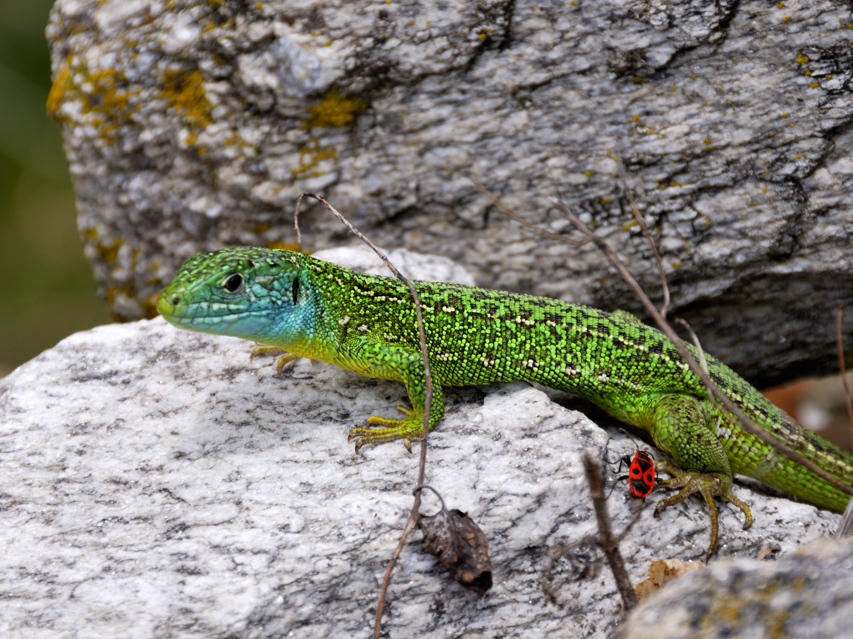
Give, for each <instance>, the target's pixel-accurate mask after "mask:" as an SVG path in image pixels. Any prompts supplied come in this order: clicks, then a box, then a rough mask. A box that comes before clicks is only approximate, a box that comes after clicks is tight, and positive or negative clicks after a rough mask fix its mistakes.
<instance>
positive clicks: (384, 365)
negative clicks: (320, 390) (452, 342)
mask: <svg viewBox="0 0 853 639" xmlns="http://www.w3.org/2000/svg"><path fill="white" fill-rule="evenodd" d="M335 363H336V364H338V365H339V366H342V367H343V368H347V369H348V370H352V371H354V372H356V373H360V374H361V375H367V376H368V377H379V378H382V379H394V380H397V381H400V382H403V383H404V384H405V385H406V390H407V391H408V393H409V400H410V401H411V402H412V409H411V410H409V409H407V408H405V407H402V406H398V407H397V409H398V410H400V412H402V413H403V414H404V415H405V417H403V418H402V419H391V418H386V417H377V416H375V415H374V416H372V417H370V418H369V419H368V420H367V424H368V426H378V427H379V428H364V427H357V428H353V429H352V430H350V433H349V441H355V452H356V453H357V452H358V451H359V450H361V448H362V446H364V445H366V444H384V443H385V442H390V441H394V440H397V439H402V440H403V445H404V446H405V447H406V448H407V449H408V450H409V451H411V450H412V442H413V441H420V440H422V439H423V428H424V406H425V405H426V376H425V373H424V362H423V358H422V357H421V353H420V350H417V351H416V350H414V349H411V348H409V347H406V346H399V345H396V344H389V343H386V342H373V341H366V340H365V341H361V342H359V343H356V344H354V345H348V347H347V348H346V349H345V350H344V352H343V354H342V356H341V358H340V361H336V362H335ZM443 415H444V394H443V393H442V391H441V384H440V383H439V382H438V380H436V379H435V377H433V380H432V402H431V403H430V411H429V429H430V430H432V429H433V428H434V427H435V426H436V424H438V422H440V421H441V417H442V416H443Z"/></svg>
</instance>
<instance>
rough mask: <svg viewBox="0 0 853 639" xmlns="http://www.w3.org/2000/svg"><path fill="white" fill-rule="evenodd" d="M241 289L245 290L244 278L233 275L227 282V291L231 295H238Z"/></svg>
mask: <svg viewBox="0 0 853 639" xmlns="http://www.w3.org/2000/svg"><path fill="white" fill-rule="evenodd" d="M241 288H243V276H242V275H236V274H235V275H232V276H231V277H229V278H228V279H227V280H225V290H227V291H228V292H229V293H236V292H237V291H239V290H240V289H241Z"/></svg>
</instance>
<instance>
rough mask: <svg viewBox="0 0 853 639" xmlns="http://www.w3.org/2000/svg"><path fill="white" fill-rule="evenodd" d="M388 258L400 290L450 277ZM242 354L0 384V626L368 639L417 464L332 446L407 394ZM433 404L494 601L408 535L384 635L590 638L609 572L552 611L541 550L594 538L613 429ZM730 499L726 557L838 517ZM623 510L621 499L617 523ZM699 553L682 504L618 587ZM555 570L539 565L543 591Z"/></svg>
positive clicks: (510, 393)
mask: <svg viewBox="0 0 853 639" xmlns="http://www.w3.org/2000/svg"><path fill="white" fill-rule="evenodd" d="M342 257H345V256H342V255H341V254H340V253H339V254H338V258H339V259H342ZM358 259H359V260H360V259H361V258H358ZM401 261H403V262H407V263H409V265H410V267H409V269H410V272H409V274H410V275H413V276H415V277H429V278H433V279H437V278H440V277H441V276H442V273H444V274H449V273H450V272H451V271H450V270H449V268H448V265H447V264H446V263H445V264H441V263H439V264H438V265H437V266H438V268H435V264H433V266H431V267H430V268H427V269H424V268H423V267H420V268H419V267H418V265H417V262H418V257H417V256H415V255H412V254H409V255H408V256H403V259H402V260H401ZM348 263H349V264H352V261H349V262H348ZM250 350H251V344H250V343H247V342H244V341H240V340H237V339H233V338H223V337H212V336H207V335H199V334H192V333H187V332H184V331H179V330H177V329H175V328H173V327H171V326H169V325H167V324H166V323H165V322H163V321H162V320H161V319H156V320H152V321H139V322H136V323H132V324H125V325H112V326H106V327H101V328H97V329H94V330H92V331H88V332H85V333H78V334H76V335H73V336H71V337H69V338H68V339H66V340H64V341H62V342H61V343H60V344H59V345H57V346H56V347H55V348H53V349H51V350H49V351H46V352H45V353H43V354H42V355H40V356H39V357H37V358H36V359H34V360H32V361H31V362H29V363H27V364H25V365H24V366H21V367H20V368H19V369H17V370H16V371H15V372H13V373H12V374H11V375H9V376H8V377H6V378H5V379H3V380H2V381H0V469H2V480H0V481H2V483H0V547H2V548H3V553H0V584H2V586H0V634H2V635H3V636H4V637H13V638H16V637H27V638H32V637H36V638H51V637H72V638H79V639H89V638H91V637H113V636H114V637H118V636H121V637H222V638H225V637H229V638H234V637H247V638H248V637H253V638H254V637H283V636H288V637H301V638H306V637H318V638H322V639H326V638H328V637H365V636H369V635H370V628H371V625H372V622H373V616H374V611H375V606H376V600H377V593H378V589H379V583H380V581H381V579H382V575H383V573H384V570H385V567H386V565H387V561H388V558H389V557H390V554H391V552H392V551H393V549H394V547H395V545H396V543H397V539H398V537H399V534H400V532H401V530H402V528H403V525H404V521H405V517H406V515H407V513H408V509H409V507H410V504H411V497H410V492H411V488H412V487H413V485H414V483H415V481H416V477H417V460H418V457H417V456H416V455H409V454H407V453H406V452H405V450H404V449H403V447H402V446H399V445H386V446H383V447H378V448H373V449H365V450H364V451H363V452H362V454H361V455H359V456H356V455H354V454H353V452H352V448H351V446H350V445H348V444H347V443H346V436H347V431H348V429H349V428H350V427H352V426H354V425H358V424H361V423H363V422H364V420H365V418H366V417H367V416H369V415H371V414H382V415H390V414H392V413H393V407H394V405H395V404H398V403H401V402H404V401H405V391H404V389H403V387H402V385H400V384H395V383H389V382H381V381H376V380H370V379H366V378H362V377H359V376H357V375H354V374H351V373H348V372H345V371H342V370H340V369H337V368H335V367H332V366H327V365H324V364H313V365H312V364H311V363H310V362H308V361H304V360H303V361H299V362H297V363H296V364H295V365H294V366H293V367H292V368H291V369H289V370H288V371H287V372H286V373H285V374H284V375H283V376H282V377H277V376H276V375H275V368H274V366H271V365H269V363H267V362H261V361H254V362H250V361H249V357H248V356H249V352H250ZM447 405H448V410H447V416H446V418H445V420H444V421H443V422H442V424H441V425H440V427H439V428H438V429H437V430H436V431H435V432H434V434H433V435H431V437H430V450H429V455H428V464H429V466H428V472H427V481H428V483H429V484H430V485H432V486H434V487H435V488H436V489H437V490H439V491H440V492H441V494H442V495H443V497H444V499H445V500H446V501H447V503H448V505H449V506H450V507H456V508H460V509H461V510H463V511H466V512H468V513H469V514H470V515H471V516H472V517H473V518H474V519H475V520H476V521H477V522H478V524H479V525H480V526H481V527H482V528H483V530H484V531H485V533H486V535H487V538H488V541H489V544H490V549H491V557H492V563H493V569H494V577H495V585H494V588H493V589H492V590H491V591H490V592H489V593H488V594H487V595H486V596H484V597H482V598H480V597H477V596H476V595H474V594H472V593H470V592H468V591H466V590H463V589H462V588H461V587H460V586H458V585H456V584H455V583H453V582H450V581H449V580H448V578H447V573H446V571H445V570H443V569H442V568H441V567H440V566H439V565H438V564H437V562H436V560H435V559H434V558H433V557H432V556H429V555H424V554H422V553H421V552H420V551H419V548H418V538H419V533H415V534H414V535H413V538H412V540H411V541H410V543H409V544H408V545H407V546H406V548H405V549H404V551H403V554H402V557H401V560H400V563H399V564H398V568H397V571H396V572H395V576H394V579H393V581H392V585H391V589H390V593H389V600H388V603H387V611H386V615H385V619H384V628H385V629H386V631H387V633H388V635H387V636H389V637H425V638H428V639H429V638H433V637H434V638H439V637H447V636H468V637H472V636H483V637H493V636H502V637H508V638H511V637H512V638H514V637H519V638H520V637H531V636H536V637H555V638H556V637H566V636H572V637H602V638H603V637H607V636H608V635H609V634H610V632H611V631H612V629H613V628H614V626H615V625H616V624H617V622H618V620H619V618H620V609H621V606H620V603H619V599H618V596H617V594H616V592H615V586H614V584H613V580H612V578H611V577H610V575H609V573H608V572H607V571H606V570H603V571H602V572H600V573H599V574H598V575H597V576H595V577H593V578H590V579H587V580H583V581H574V582H569V583H568V584H566V585H564V586H563V587H562V588H561V589H560V590H559V593H560V595H561V598H562V599H563V600H564V601H565V602H567V604H566V606H565V607H563V608H560V607H557V606H555V605H553V604H550V603H548V602H547V600H546V598H545V597H544V595H543V593H542V590H541V588H540V584H539V578H540V572H541V569H542V565H543V558H544V556H545V553H546V552H547V549H548V548H550V547H551V546H553V545H555V544H559V543H567V542H572V541H575V540H579V539H581V538H583V537H584V536H586V535H588V534H590V533H591V532H593V530H594V528H595V523H594V517H593V515H592V511H591V506H590V503H589V498H588V493H587V490H586V487H585V483H584V481H583V479H582V470H581V466H580V462H579V454H580V452H581V450H587V451H590V452H591V454H593V455H594V456H595V457H596V458H598V459H600V460H601V461H602V463H607V462H612V461H614V460H616V459H618V458H619V457H620V456H622V455H625V454H628V453H630V452H632V451H633V450H634V446H635V444H634V443H633V442H632V441H629V440H628V439H626V438H625V437H624V435H623V434H621V432H620V431H618V430H613V431H612V432H611V436H612V437H613V438H612V439H611V440H610V441H609V442H608V436H607V433H606V432H605V431H604V430H602V429H600V428H598V427H597V426H595V425H594V424H592V423H591V422H590V421H589V420H587V419H586V418H585V417H584V416H583V415H581V414H580V413H578V412H575V411H571V410H567V409H566V408H563V407H561V406H560V405H558V404H556V403H554V402H552V401H550V400H549V399H548V397H547V396H546V395H545V394H543V393H542V392H540V391H539V390H536V389H534V388H530V387H528V386H527V385H524V384H513V385H496V386H492V387H483V388H471V389H456V390H450V391H449V392H448V393H447ZM614 470H615V469H614ZM610 480H611V482H612V481H614V480H615V476H614V474H613V473H610ZM737 490H738V493H739V495H740V496H741V497H742V498H745V499H746V500H747V501H749V502H750V504H751V506H752V511H753V513H754V515H755V520H756V521H755V524H754V525H753V527H752V529H751V530H749V531H742V530H741V529H740V526H741V519H740V514H739V513H738V512H736V511H735V510H733V509H732V508H730V507H728V506H723V507H722V510H721V525H722V526H723V533H722V539H721V543H722V545H721V549H720V554H721V555H722V556H741V557H753V556H756V555H757V554H758V552H759V551H761V550H764V549H771V548H773V549H778V550H779V551H780V553H781V554H782V555H786V554H789V553H791V552H793V551H794V550H795V549H796V548H797V547H798V546H799V545H800V544H802V543H804V542H806V541H809V540H813V539H815V538H817V537H820V536H825V535H828V534H831V533H832V530H833V528H834V526H835V525H836V523H837V521H838V517H837V516H836V515H832V514H829V513H826V512H824V511H818V510H816V509H814V508H812V507H811V506H807V505H804V504H798V503H794V502H792V501H789V500H787V499H781V498H777V497H769V496H766V495H762V494H759V493H754V492H751V491H750V490H749V489H748V488H745V487H742V486H741V487H738V488H737ZM656 499H657V498H656V497H653V498H651V499H650V500H648V501H649V502H652V503H653V502H654V501H656ZM637 506H638V504H636V503H635V502H634V501H633V500H632V499H631V498H629V497H628V496H627V489H626V487H625V485H624V482H622V483H620V484H617V485H616V487H615V491H614V492H613V494H612V496H611V498H610V509H611V514H612V516H613V519H614V526H615V528H616V530H622V529H623V528H624V526H625V525H626V524H627V522H628V521H629V520H630V519H631V518H632V517H633V514H634V513H635V511H636V509H637ZM434 508H435V502H434V500H432V501H428V504H427V506H426V507H425V510H426V511H427V512H434ZM707 543H708V518H707V513H706V512H704V511H703V509H702V507H701V506H700V504H699V502H698V500H697V501H695V502H691V503H686V504H682V505H680V506H678V507H675V508H673V509H671V510H670V511H667V512H666V513H664V514H663V516H662V517H661V518H660V519H659V520H653V519H652V518H651V511H650V509H647V510H645V511H644V512H643V513H642V519H641V520H640V521H639V523H638V524H637V527H636V528H635V531H634V533H632V534H631V535H630V536H628V537H627V538H626V540H625V541H624V542H623V544H622V550H623V553H624V556H625V558H626V562H627V565H628V567H629V570H630V572H631V575H632V578H633V579H634V582H635V583H636V582H638V581H639V580H640V579H642V578H643V577H644V576H645V571H646V567H647V565H648V563H649V561H650V560H651V559H657V558H661V557H678V558H682V559H697V558H701V557H702V556H703V555H704V553H705V549H706V548H707ZM568 572H569V571H568V568H567V566H566V565H565V564H563V563H559V564H558V565H557V570H556V573H557V576H558V577H560V578H563V577H566V576H567V573H568Z"/></svg>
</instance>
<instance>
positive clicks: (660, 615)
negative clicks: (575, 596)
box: [615, 539, 853, 639]
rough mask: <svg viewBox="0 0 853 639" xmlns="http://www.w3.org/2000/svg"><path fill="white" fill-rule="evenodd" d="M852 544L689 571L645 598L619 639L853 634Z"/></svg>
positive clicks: (804, 638) (792, 638)
mask: <svg viewBox="0 0 853 639" xmlns="http://www.w3.org/2000/svg"><path fill="white" fill-rule="evenodd" d="M851 568H853V542H851V541H850V540H847V541H841V542H837V541H833V540H829V539H821V540H819V541H815V542H814V543H811V544H809V545H808V546H806V547H805V548H802V549H801V550H799V551H797V552H796V553H794V555H792V556H790V557H785V558H783V559H780V560H779V561H776V562H760V561H756V560H754V559H733V560H727V561H721V562H718V563H716V564H714V565H712V566H711V567H710V569H709V570H702V571H699V572H694V573H690V574H689V575H687V576H683V577H681V578H679V579H678V581H677V582H676V583H674V584H672V585H671V586H669V587H667V588H665V589H663V590H661V591H660V593H658V594H657V595H656V596H654V597H653V598H651V599H650V600H649V601H648V602H647V603H645V604H643V605H642V606H641V607H640V608H637V610H636V611H634V612H632V614H631V616H630V617H629V618H628V620H627V621H626V622H625V625H624V626H622V627H621V628H620V629H619V632H617V633H616V635H615V637H616V638H617V639H647V638H648V637H650V636H653V637H655V638H659V639H688V638H691V639H700V638H701V639H715V638H717V637H719V638H720V639H722V638H723V637H725V638H726V639H752V638H753V637H787V638H788V639H817V638H818V637H820V638H826V639H830V638H834V637H847V636H850V628H851V626H853V573H851Z"/></svg>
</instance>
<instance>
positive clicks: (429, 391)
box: [293, 193, 433, 639]
mask: <svg viewBox="0 0 853 639" xmlns="http://www.w3.org/2000/svg"><path fill="white" fill-rule="evenodd" d="M304 197H310V198H313V199H315V200H317V201H318V202H320V203H321V204H322V205H323V206H325V207H326V208H327V209H328V210H329V211H331V212H332V213H333V214H334V215H335V217H337V218H338V219H339V220H340V221H341V222H343V224H344V225H345V226H346V227H347V228H348V229H349V230H350V231H351V232H352V233H353V234H354V235H355V236H356V237H358V238H359V239H360V240H361V241H362V242H364V243H365V244H367V245H368V246H369V247H370V248H371V249H373V252H374V253H376V254H377V255H378V256H379V258H380V259H381V260H382V261H383V262H384V263H385V266H387V267H388V269H389V270H390V271H391V272H392V273H393V274H394V277H396V278H397V279H398V280H400V281H401V282H403V284H405V285H406V286H407V287H408V289H409V293H410V294H411V296H412V299H413V300H414V304H415V313H416V315H417V320H418V337H419V338H420V342H421V356H422V357H423V360H424V376H425V377H426V400H425V403H426V405H425V408H424V433H423V434H424V438H423V442H422V443H421V459H420V466H419V469H418V484H417V487H416V489H415V490H416V492H415V502H414V503H413V504H412V510H411V512H410V513H409V519H408V521H407V522H406V527H405V529H404V530H403V534H402V535H401V536H400V541H399V543H398V544H397V549H396V550H395V551H394V554H393V555H392V557H391V561H390V562H389V563H388V569H387V570H386V571H385V577H384V579H383V580H382V589H381V591H380V592H379V601H378V602H377V604H376V621H375V625H374V629H373V636H374V637H375V639H379V630H380V627H381V624H382V610H383V608H384V607H385V595H386V593H387V591H388V584H389V583H390V582H391V573H392V572H393V570H394V566H395V565H396V564H397V558H398V557H399V556H400V553H401V552H402V550H403V544H405V543H406V537H408V535H409V532H410V531H411V530H412V528H413V527H414V526H415V524H416V522H417V519H418V517H419V516H420V514H419V512H418V511H419V510H420V506H421V491H420V490H418V489H419V488H420V487H421V486H423V485H424V476H425V474H426V450H427V437H428V436H429V413H430V410H429V409H430V406H431V405H432V395H433V388H432V372H431V370H430V366H429V353H428V352H427V345H426V334H425V332H424V320H423V314H422V313H421V301H420V298H418V292H417V291H416V290H415V287H414V285H413V284H412V283H411V282H410V281H409V280H408V278H406V277H405V276H404V275H403V274H402V273H400V271H398V270H397V269H396V268H395V267H394V265H393V264H391V261H390V260H389V259H388V258H387V257H386V256H385V254H384V253H382V251H380V250H379V249H378V248H377V247H376V246H375V245H374V244H373V242H371V241H370V240H368V239H367V238H366V237H365V236H364V234H362V232H361V231H359V230H358V229H357V228H355V226H353V225H352V224H351V223H350V222H349V220H347V219H346V218H345V217H344V216H343V215H342V214H341V213H339V212H338V211H337V209H335V207H333V206H332V205H331V204H329V202H328V201H327V200H326V198H324V197H321V196H319V195H315V194H314V193H303V194H302V195H300V196H299V200H297V202H296V212H295V214H294V216H293V220H294V226H295V227H296V235H297V241H298V242H299V243H300V244H301V243H302V238H301V236H300V234H299V222H298V220H299V205H300V204H301V203H302V198H304Z"/></svg>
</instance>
